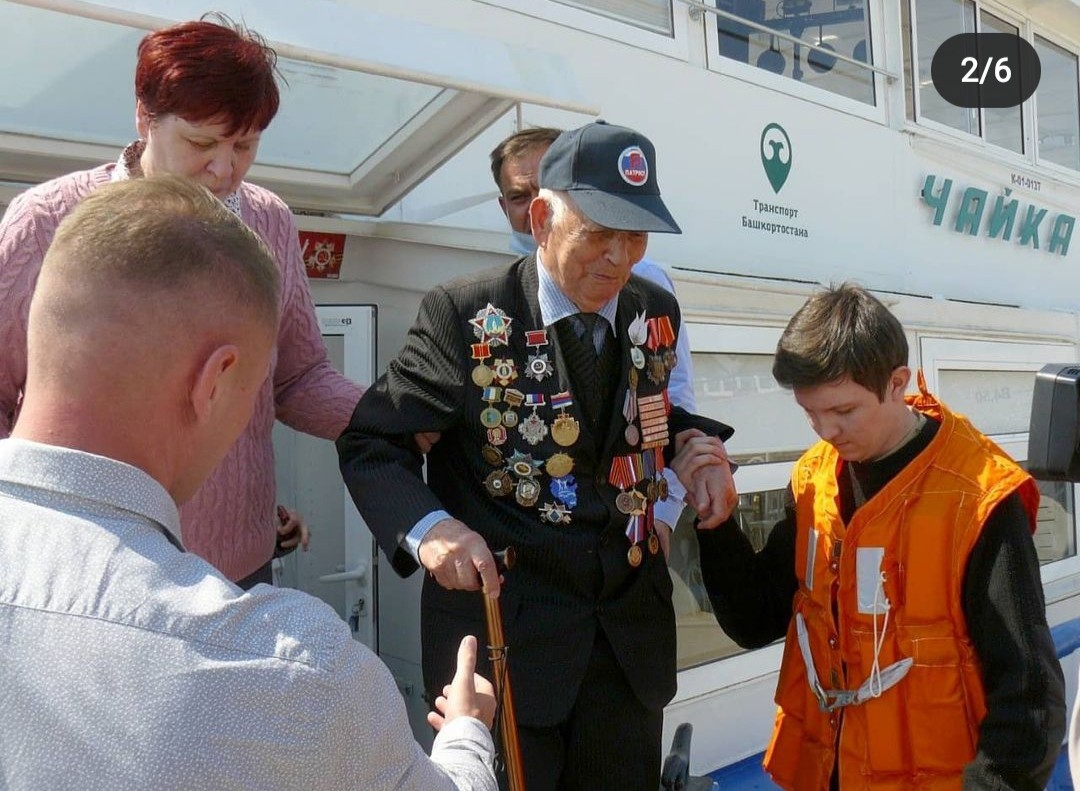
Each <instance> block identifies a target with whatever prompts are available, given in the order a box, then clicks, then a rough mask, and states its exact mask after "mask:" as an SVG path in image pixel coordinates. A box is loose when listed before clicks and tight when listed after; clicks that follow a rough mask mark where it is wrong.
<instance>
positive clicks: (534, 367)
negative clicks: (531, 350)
mask: <svg viewBox="0 0 1080 791" xmlns="http://www.w3.org/2000/svg"><path fill="white" fill-rule="evenodd" d="M554 373H555V369H554V368H553V367H552V365H551V360H549V359H548V356H547V353H544V354H530V355H529V365H528V367H527V370H526V371H525V375H526V376H528V377H529V378H530V379H535V380H536V381H538V382H542V381H544V379H546V378H547V377H549V376H551V375H552V374H554Z"/></svg>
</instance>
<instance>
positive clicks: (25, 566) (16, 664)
mask: <svg viewBox="0 0 1080 791" xmlns="http://www.w3.org/2000/svg"><path fill="white" fill-rule="evenodd" d="M179 535H180V524H179V518H178V515H177V510H176V506H175V504H174V503H173V501H172V499H171V498H170V497H169V495H168V494H167V493H166V491H165V490H164V489H163V488H162V487H161V486H160V485H159V484H158V483H157V482H156V481H154V480H153V479H152V478H150V477H149V476H148V475H146V474H145V473H144V472H142V471H141V470H138V469H136V468H134V467H131V466H129V465H126V464H123V463H121V462H117V461H114V460H112V459H107V458H102V457H100V456H94V455H91V454H88V453H82V452H79V451H74V450H67V449H62V448H56V447H51V446H47V445H40V444H37V443H33V442H27V441H24V440H17V439H7V440H0V570H2V571H0V646H3V651H4V656H3V659H2V660H0V712H2V714H0V787H2V788H4V789H9V790H10V791H30V790H31V789H34V791H42V790H44V789H48V790H49V791H66V790H67V789H71V791H74V790H75V789H78V790H79V791H97V789H101V791H105V790H106V789H108V791H125V790H126V789H131V790H132V791H134V790H135V789H138V791H159V790H160V791H166V789H167V790H168V791H178V790H181V789H215V790H216V789H259V791H275V790H277V789H319V791H330V790H331V789H364V790H365V791H377V790H380V789H414V790H415V791H421V790H423V791H428V789H446V790H447V791H449V789H454V788H459V789H470V790H476V791H481V790H482V791H494V789H495V787H496V786H495V780H494V776H493V773H492V768H491V762H492V743H491V736H490V734H489V733H488V731H487V729H486V728H484V726H483V725H482V724H481V723H480V722H479V721H477V720H474V719H471V718H459V719H455V720H454V721H452V722H450V723H449V724H448V725H447V726H446V727H445V728H444V729H443V730H442V732H441V733H440V734H439V735H438V737H437V738H436V740H435V746H434V748H433V752H432V757H431V758H430V759H429V758H428V757H427V756H425V755H424V753H423V751H422V750H421V749H420V747H419V746H418V745H417V744H416V742H415V741H414V739H413V736H412V733H411V731H410V730H409V725H408V722H407V719H406V715H405V708H404V704H403V702H402V700H401V697H400V695H399V693H398V691H397V688H396V686H395V684H394V680H393V678H392V677H391V674H390V672H389V670H388V669H387V668H386V667H385V665H383V664H382V662H380V661H379V659H378V657H376V656H375V655H374V654H372V653H371V652H370V651H369V650H368V649H367V648H365V647H364V646H363V645H361V644H360V643H358V642H356V641H354V640H353V639H352V636H351V634H350V632H349V629H348V627H347V626H346V625H345V624H344V623H343V622H342V621H341V619H340V618H338V617H337V614H336V613H334V611H333V610H332V609H330V608H329V607H328V606H326V605H325V604H324V603H323V602H321V601H319V600H317V599H314V598H312V597H310V596H308V595H306V594H304V593H301V592H299V591H293V590H285V589H275V588H271V587H269V586H266V585H260V586H258V587H256V588H255V589H254V590H252V591H251V592H250V593H247V594H245V593H243V592H242V591H240V590H239V589H238V588H237V587H235V586H234V585H232V584H231V583H229V582H228V581H227V580H226V579H225V578H224V577H222V576H221V575H220V574H219V573H217V572H216V571H215V570H214V569H213V567H211V566H210V565H209V564H208V563H206V562H205V561H203V560H201V559H199V558H198V557H196V556H194V555H191V554H187V553H185V552H183V551H182V550H181V549H180V542H179ZM447 681H449V679H448V680H447Z"/></svg>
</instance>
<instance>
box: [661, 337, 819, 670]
mask: <svg viewBox="0 0 1080 791" xmlns="http://www.w3.org/2000/svg"><path fill="white" fill-rule="evenodd" d="M688 331H689V333H690V341H691V344H692V348H693V350H694V351H693V360H694V395H695V397H696V399H697V411H698V413H699V414H702V415H705V416H707V417H711V418H714V419H716V420H721V421H723V422H725V423H727V424H729V425H731V426H734V427H735V434H734V436H732V438H731V439H730V440H728V442H727V443H725V444H726V446H727V449H728V452H729V453H730V454H731V455H732V457H733V458H734V459H735V460H736V461H738V463H739V465H740V468H739V470H738V472H737V473H736V476H735V482H736V484H737V486H738V489H739V505H738V508H737V510H736V518H737V519H738V522H739V526H740V528H742V530H743V532H744V533H746V535H747V536H748V537H749V539H750V542H751V543H752V544H753V545H754V548H755V549H760V548H761V547H763V546H764V545H765V541H766V540H767V539H768V536H769V532H770V531H771V530H772V527H773V525H775V524H776V522H777V521H778V520H779V519H781V518H782V517H783V500H784V489H785V488H786V487H787V482H788V478H789V476H790V474H791V464H792V462H793V461H794V460H795V459H797V458H798V457H799V456H800V455H802V452H803V450H805V449H806V448H807V447H809V446H810V445H811V444H812V443H813V442H814V440H815V435H814V432H813V431H812V430H811V428H810V426H809V424H808V423H807V422H806V418H805V416H804V415H803V412H802V410H801V409H800V408H799V406H798V404H796V403H795V399H794V397H793V396H792V395H791V393H790V392H789V391H787V390H784V389H783V388H781V387H780V385H778V384H777V383H776V380H775V379H773V376H772V357H773V351H774V350H775V348H776V342H777V341H778V340H779V338H780V330H779V328H760V327H739V326H733V325H719V324H693V323H692V324H689V325H688ZM699 558H700V555H699V552H698V543H697V538H696V536H695V534H694V527H693V518H692V516H689V515H688V514H684V518H683V521H682V522H681V523H680V524H679V526H678V527H677V528H676V530H675V532H674V534H673V536H672V542H671V556H670V559H669V564H668V565H669V568H670V570H671V574H672V579H673V583H674V594H673V604H674V607H675V616H676V625H677V630H678V664H679V669H680V670H683V669H686V668H689V667H694V666H697V665H702V664H705V663H707V662H712V661H714V660H716V659H722V658H724V657H726V656H731V655H733V654H736V653H739V652H740V651H742V650H743V649H741V648H739V646H737V645H736V644H735V642H734V641H733V640H731V638H729V637H728V636H727V635H726V634H725V633H724V631H723V630H722V629H721V628H720V626H719V625H718V624H717V623H716V618H715V617H714V616H713V611H712V607H711V605H710V604H709V597H708V595H707V594H706V592H705V586H704V583H703V581H702V577H701V564H700V560H699Z"/></svg>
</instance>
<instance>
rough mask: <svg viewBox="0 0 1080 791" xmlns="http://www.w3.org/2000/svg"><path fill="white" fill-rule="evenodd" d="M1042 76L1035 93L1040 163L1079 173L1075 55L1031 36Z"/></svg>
mask: <svg viewBox="0 0 1080 791" xmlns="http://www.w3.org/2000/svg"><path fill="white" fill-rule="evenodd" d="M1035 51H1036V52H1037V53H1038V54H1039V62H1040V63H1041V64H1042V77H1041V79H1040V80H1039V87H1038V88H1037V89H1036V90H1035V106H1036V118H1037V129H1038V132H1039V135H1038V137H1039V148H1038V156H1039V161H1041V162H1052V163H1054V164H1055V165H1061V166H1063V167H1067V168H1071V169H1072V170H1080V70H1078V68H1077V56H1076V54H1075V53H1073V52H1069V51H1068V50H1067V49H1065V48H1064V47H1059V46H1057V45H1056V44H1054V43H1052V42H1050V41H1048V40H1047V39H1045V38H1043V37H1042V36H1035Z"/></svg>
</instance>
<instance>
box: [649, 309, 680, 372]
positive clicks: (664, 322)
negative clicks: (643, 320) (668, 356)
mask: <svg viewBox="0 0 1080 791" xmlns="http://www.w3.org/2000/svg"><path fill="white" fill-rule="evenodd" d="M647 324H648V328H649V338H648V340H647V341H646V342H645V345H646V346H647V347H648V348H649V351H651V352H652V354H650V355H649V368H648V371H647V373H648V375H649V381H650V382H652V383H653V384H654V385H662V384H664V383H665V382H666V381H667V375H668V371H669V370H670V369H669V368H668V367H667V366H666V365H665V364H664V356H663V354H662V353H661V352H660V349H662V348H665V347H668V346H670V345H671V344H672V343H673V342H674V341H675V332H674V330H673V329H672V327H671V319H669V318H668V317H667V316H658V317H656V318H652V319H648V320H647Z"/></svg>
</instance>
